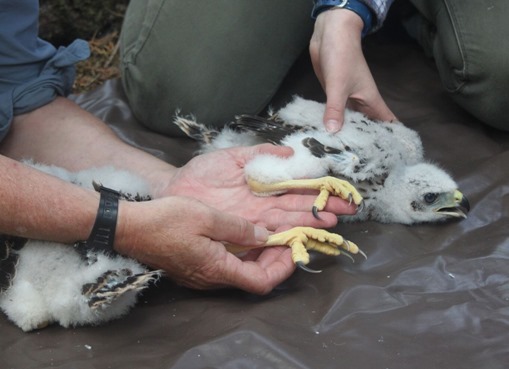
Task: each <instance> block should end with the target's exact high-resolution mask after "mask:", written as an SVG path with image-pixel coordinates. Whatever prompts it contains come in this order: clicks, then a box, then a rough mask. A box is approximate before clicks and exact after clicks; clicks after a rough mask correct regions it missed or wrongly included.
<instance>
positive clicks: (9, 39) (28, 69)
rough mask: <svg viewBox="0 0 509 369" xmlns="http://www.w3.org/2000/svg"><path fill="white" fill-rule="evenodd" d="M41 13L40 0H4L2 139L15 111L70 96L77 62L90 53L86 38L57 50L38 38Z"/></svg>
mask: <svg viewBox="0 0 509 369" xmlns="http://www.w3.org/2000/svg"><path fill="white" fill-rule="evenodd" d="M38 16H39V2H38V1H37V0H15V1H12V0H0V24H1V27H0V140H2V139H3V138H4V137H5V135H6V134H7V132H8V131H9V127H10V125H11V123H12V119H13V117H14V115H17V114H22V113H26V112H29V111H31V110H34V109H36V108H38V107H41V106H43V105H45V104H47V103H49V102H51V101H53V100H54V99H55V98H56V97H57V96H58V95H61V96H67V95H68V94H69V93H70V92H71V89H72V84H73V82H74V78H75V68H74V64H75V63H77V62H78V61H81V60H84V59H87V58H88V57H89V55H90V50H89V47H88V43H87V42H86V41H83V40H76V41H74V42H73V43H72V44H70V45H69V46H67V47H60V48H59V49H58V50H57V49H56V48H55V47H54V46H53V45H51V44H50V43H48V42H46V41H44V40H41V39H40V38H38V37H37V35H38Z"/></svg>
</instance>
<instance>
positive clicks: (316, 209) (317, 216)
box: [311, 206, 322, 220]
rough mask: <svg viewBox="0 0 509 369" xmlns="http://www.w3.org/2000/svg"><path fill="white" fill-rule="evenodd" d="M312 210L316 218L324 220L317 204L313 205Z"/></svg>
mask: <svg viewBox="0 0 509 369" xmlns="http://www.w3.org/2000/svg"><path fill="white" fill-rule="evenodd" d="M311 212H312V213H313V216H314V217H315V218H316V219H318V220H322V218H320V215H318V208H317V207H316V206H313V208H312V209H311Z"/></svg>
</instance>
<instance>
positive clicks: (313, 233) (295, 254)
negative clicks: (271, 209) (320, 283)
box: [227, 227, 366, 273]
mask: <svg viewBox="0 0 509 369" xmlns="http://www.w3.org/2000/svg"><path fill="white" fill-rule="evenodd" d="M268 246H288V247H290V248H291V249H292V260H293V262H294V263H295V264H296V265H297V266H298V267H299V268H301V269H304V270H305V271H308V272H314V273H317V272H319V271H316V270H312V269H309V268H307V267H306V265H307V264H308V263H309V254H308V251H318V252H321V253H322V254H326V255H332V256H337V255H340V254H345V255H347V256H349V257H350V258H351V255H350V254H361V255H363V256H364V257H366V254H365V253H364V252H362V251H361V250H360V249H359V247H358V246H357V245H356V244H355V243H353V242H350V241H347V240H345V239H344V238H343V237H342V236H340V235H338V234H335V233H330V232H328V231H326V230H323V229H316V228H312V227H295V228H292V229H289V230H288V231H284V232H279V233H275V234H272V235H270V236H269V238H268V240H267V242H266V243H265V244H264V245H263V246H262V247H268ZM227 249H228V250H229V251H231V252H235V251H240V250H241V249H244V250H245V249H246V248H239V247H237V246H234V245H228V246H227Z"/></svg>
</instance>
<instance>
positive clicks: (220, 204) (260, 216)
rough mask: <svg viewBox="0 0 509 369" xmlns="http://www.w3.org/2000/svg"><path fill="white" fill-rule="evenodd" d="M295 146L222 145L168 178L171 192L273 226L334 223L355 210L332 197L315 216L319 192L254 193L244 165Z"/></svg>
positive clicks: (285, 153)
mask: <svg viewBox="0 0 509 369" xmlns="http://www.w3.org/2000/svg"><path fill="white" fill-rule="evenodd" d="M292 153H293V151H292V149H290V148H288V147H278V146H274V145H270V144H264V145H258V146H252V147H238V148H231V149H228V150H220V151H216V152H213V153H209V154H206V155H200V156H197V157H195V158H194V159H193V160H191V161H190V162H189V163H187V164H186V165H185V166H183V167H182V168H179V169H178V170H177V171H176V173H175V174H174V175H173V177H172V178H171V180H170V181H169V182H168V183H167V187H166V189H165V190H164V195H166V196H168V195H169V196H188V197H192V198H195V199H198V200H200V201H202V202H203V203H205V204H207V205H209V206H212V207H214V208H216V209H219V210H222V211H225V212H228V213H230V214H235V215H238V216H241V217H243V218H245V219H247V220H249V221H250V222H252V223H255V224H258V225H261V226H264V227H266V228H268V229H269V230H271V231H274V230H276V229H278V228H279V227H281V226H310V227H320V228H329V227H333V226H335V225H336V224H337V215H339V214H354V213H355V211H356V209H355V207H354V206H353V205H350V204H348V203H347V202H346V201H344V200H341V199H339V198H335V197H331V198H330V199H329V201H328V202H327V207H326V208H325V209H324V211H323V212H320V218H321V219H316V218H315V217H314V216H313V215H312V213H311V208H312V206H313V202H314V201H315V199H316V195H317V194H316V193H314V194H311V193H309V192H307V193H305V194H304V193H301V194H297V193H287V194H283V195H280V196H269V197H260V196H255V195H253V194H252V192H251V191H250V189H249V187H248V186H247V184H246V180H245V174H244V166H245V165H246V163H247V162H248V161H249V160H251V159H252V158H253V157H255V156H256V155H260V154H272V155H279V156H290V155H292Z"/></svg>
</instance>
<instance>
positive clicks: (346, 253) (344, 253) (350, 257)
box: [340, 251, 355, 264]
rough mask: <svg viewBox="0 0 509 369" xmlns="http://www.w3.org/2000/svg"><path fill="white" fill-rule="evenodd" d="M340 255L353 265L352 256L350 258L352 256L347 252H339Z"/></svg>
mask: <svg viewBox="0 0 509 369" xmlns="http://www.w3.org/2000/svg"><path fill="white" fill-rule="evenodd" d="M340 254H341V255H345V256H346V257H347V258H348V259H350V261H351V262H352V263H354V264H355V259H354V258H353V256H352V255H350V254H349V253H348V252H344V251H340Z"/></svg>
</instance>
